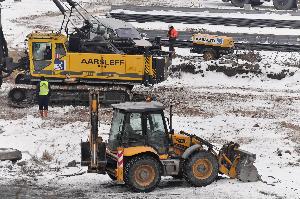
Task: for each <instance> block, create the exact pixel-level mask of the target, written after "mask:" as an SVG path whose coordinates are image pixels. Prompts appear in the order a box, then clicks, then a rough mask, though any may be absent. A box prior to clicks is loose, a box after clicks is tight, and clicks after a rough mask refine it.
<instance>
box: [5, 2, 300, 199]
mask: <svg viewBox="0 0 300 199" xmlns="http://www.w3.org/2000/svg"><path fill="white" fill-rule="evenodd" d="M98 2H99V1H91V2H89V3H90V4H87V5H86V6H90V7H89V9H92V10H95V13H98V14H103V10H105V9H107V8H100V7H99V8H98V7H97V8H95V7H93V6H91V5H94V4H93V3H98ZM105 2H106V4H109V3H110V1H105ZM122 2H123V3H124V1H121V0H120V1H114V3H122ZM128 2H129V3H132V4H134V2H135V1H127V3H128ZM199 2H202V3H199ZM139 3H140V4H148V5H149V4H153V5H164V4H165V5H177V6H183V5H185V6H194V7H203V6H211V7H214V6H215V7H219V8H220V7H222V6H225V7H226V5H227V4H225V3H223V2H221V1H219V0H207V1H204V0H203V1H196V0H192V1H179V0H176V1H169V0H168V1H163V2H162V1H154V0H152V1H139ZM2 7H3V8H4V9H3V15H2V22H3V26H4V27H5V28H4V31H5V35H6V37H7V39H8V41H9V43H10V46H13V47H18V46H19V47H20V46H21V47H22V41H23V40H24V39H25V36H26V34H28V33H30V32H31V31H32V29H45V30H57V29H58V27H60V23H61V20H62V17H61V15H60V14H59V12H58V11H57V8H56V7H55V5H54V4H53V3H52V1H50V0H22V2H18V3H14V1H13V0H6V1H5V2H4V3H2ZM140 25H141V26H142V25H143V24H140ZM153 26H154V25H153V24H145V27H144V28H150V27H153ZM7 27H8V29H7ZM155 27H156V28H159V27H164V28H167V24H164V25H161V24H160V23H156V24H155ZM236 30H237V31H241V30H240V29H236ZM272 31H277V30H272ZM288 31H289V32H288V33H290V32H291V31H290V30H288ZM176 51H177V57H176V58H175V59H174V61H173V66H178V65H181V64H186V63H192V64H194V65H195V66H196V67H197V70H203V72H202V73H196V74H190V73H184V72H178V73H179V74H178V75H174V76H173V77H170V78H169V79H168V80H167V81H165V82H163V83H161V84H159V85H156V86H154V87H152V88H144V87H137V88H135V91H136V92H138V93H139V92H147V93H151V94H152V95H154V96H156V97H157V99H158V100H159V101H161V102H163V103H164V104H166V105H168V104H169V103H170V100H171V101H172V102H173V103H174V104H176V106H175V107H174V112H175V117H174V128H175V131H179V130H185V131H187V132H190V133H194V134H196V135H199V136H200V137H203V138H205V139H207V140H209V141H210V142H212V143H214V144H215V145H216V146H217V147H220V146H222V144H224V143H226V142H228V141H235V142H238V143H240V144H241V146H242V149H245V150H248V151H250V152H252V153H256V154H257V160H256V164H255V165H256V166H257V168H258V171H259V173H260V174H261V176H262V180H263V181H264V182H254V183H242V182H239V181H237V180H235V179H228V178H226V177H225V178H222V179H220V180H218V181H216V182H214V183H213V184H211V185H209V186H207V187H202V188H194V187H190V186H189V185H188V184H187V183H185V182H182V181H178V180H174V179H172V178H169V177H165V178H163V180H162V182H161V184H160V186H159V187H158V188H157V189H156V190H155V191H153V192H151V193H149V194H133V193H131V192H129V191H128V189H127V188H126V187H124V186H119V185H117V184H115V183H114V182H112V181H111V180H110V179H109V177H107V176H103V175H97V174H87V173H84V171H85V170H86V168H84V167H83V168H81V167H80V166H79V165H78V164H77V165H76V167H66V166H67V165H68V163H69V162H71V161H73V160H75V161H76V162H78V161H80V142H81V139H82V140H86V139H87V135H88V132H89V123H88V122H89V115H88V110H87V108H86V107H75V108H74V107H64V108H61V107H53V108H51V109H50V117H49V119H47V120H41V119H40V118H39V117H38V113H37V107H36V106H35V107H31V108H25V109H14V108H11V107H8V106H7V102H6V95H7V93H8V90H9V88H10V87H12V85H11V84H9V83H5V84H4V85H3V86H2V88H1V89H0V101H1V105H0V148H2V147H7V148H16V149H19V150H21V151H22V152H23V160H22V161H19V162H18V163H17V164H12V163H11V162H9V161H4V162H0V185H1V186H0V198H1V197H4V198H10V197H11V198H16V195H18V194H20V193H21V196H22V194H25V196H27V197H25V198H33V194H35V196H36V198H41V197H42V196H43V198H45V197H47V196H48V197H50V196H51V197H54V198H107V197H110V198H132V197H134V198H199V197H201V198H300V178H299V176H300V169H299V167H300V122H299V121H300V118H299V111H300V110H299V109H300V96H299V93H300V83H299V81H300V80H299V78H300V75H299V63H300V62H299V61H300V58H299V57H300V56H299V53H278V52H256V53H258V54H259V56H260V57H261V60H260V61H257V62H255V63H254V64H258V66H259V68H260V69H261V70H262V73H260V74H258V75H251V74H250V75H249V74H248V75H244V74H240V75H235V76H231V77H229V76H226V75H225V74H224V73H219V72H214V71H206V69H207V68H208V67H209V65H211V64H219V65H221V64H223V63H222V60H218V61H216V62H212V63H208V62H203V60H202V59H201V58H199V55H197V54H190V53H189V52H188V50H186V49H176ZM227 61H228V60H227ZM238 64H240V65H243V64H247V62H245V61H243V60H242V61H241V60H240V61H238ZM284 69H288V70H289V71H290V72H293V75H291V76H287V77H285V78H283V79H282V80H276V79H270V78H268V77H267V74H269V73H270V72H274V73H276V72H280V71H282V70H284ZM110 118H111V109H109V108H105V109H101V118H100V119H101V124H100V133H101V135H102V136H103V137H104V138H107V134H108V131H109V127H110V126H109V124H110ZM70 174H82V175H76V176H70V177H68V175H70ZM6 187H8V188H6ZM30 187H32V189H31V188H30ZM15 189H16V190H15ZM26 190H30V192H28V191H26ZM26 194H27V195H26Z"/></svg>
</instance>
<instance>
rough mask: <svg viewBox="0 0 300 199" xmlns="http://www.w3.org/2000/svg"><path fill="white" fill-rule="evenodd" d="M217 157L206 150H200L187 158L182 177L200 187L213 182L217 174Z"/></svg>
mask: <svg viewBox="0 0 300 199" xmlns="http://www.w3.org/2000/svg"><path fill="white" fill-rule="evenodd" d="M218 170H219V168H218V161H217V158H216V157H215V156H214V155H213V154H212V153H209V152H207V151H200V152H197V153H196V154H194V155H192V156H191V157H190V158H189V159H187V161H186V163H185V167H184V178H185V180H186V181H187V182H189V183H190V184H191V185H193V186H196V187H202V186H206V185H209V184H211V183H212V182H214V181H215V180H216V178H217V176H218Z"/></svg>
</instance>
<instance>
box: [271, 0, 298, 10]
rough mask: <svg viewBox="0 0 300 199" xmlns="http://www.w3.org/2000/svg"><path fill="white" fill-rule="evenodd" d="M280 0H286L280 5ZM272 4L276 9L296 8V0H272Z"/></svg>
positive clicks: (282, 0) (281, 0)
mask: <svg viewBox="0 0 300 199" xmlns="http://www.w3.org/2000/svg"><path fill="white" fill-rule="evenodd" d="M281 2H286V3H285V5H281ZM273 5H274V7H275V8H276V9H277V10H291V9H293V8H297V2H296V0H273Z"/></svg>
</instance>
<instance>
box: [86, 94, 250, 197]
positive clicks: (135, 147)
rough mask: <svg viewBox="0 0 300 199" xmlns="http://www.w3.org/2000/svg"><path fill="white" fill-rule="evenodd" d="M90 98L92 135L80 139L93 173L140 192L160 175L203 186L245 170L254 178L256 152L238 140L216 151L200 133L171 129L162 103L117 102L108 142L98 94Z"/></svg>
mask: <svg viewBox="0 0 300 199" xmlns="http://www.w3.org/2000/svg"><path fill="white" fill-rule="evenodd" d="M91 99H93V100H92V102H91V124H92V128H91V134H90V136H89V141H88V142H82V143H81V151H82V157H81V158H82V165H83V166H84V165H85V166H88V172H93V173H102V174H104V173H107V174H108V175H109V176H110V178H111V179H113V180H117V182H118V183H121V184H124V183H125V184H126V185H128V186H129V187H130V188H131V189H132V190H133V191H136V192H149V191H151V190H153V189H154V188H155V187H156V186H157V185H158V184H159V182H160V179H161V176H173V177H174V178H179V179H181V178H184V179H185V180H186V181H187V182H188V183H190V184H191V185H192V186H199V187H200V186H206V185H209V184H211V183H213V182H214V181H215V180H216V178H217V176H218V173H219V172H220V173H223V174H225V175H228V176H229V177H231V178H239V174H241V173H243V174H242V175H243V177H244V178H247V177H248V176H249V172H248V170H245V169H244V165H245V164H244V163H245V162H247V165H252V163H253V162H254V160H255V155H254V154H251V153H248V152H245V151H241V150H238V147H239V146H238V145H236V144H234V143H230V144H227V145H224V146H223V148H222V149H221V151H220V152H219V154H217V153H216V152H215V151H214V146H213V145H212V144H210V143H209V142H207V141H206V140H204V139H201V138H200V137H198V136H195V135H191V134H187V133H185V132H184V131H180V132H179V133H174V132H173V131H169V129H168V127H167V122H166V120H165V116H164V106H163V104H161V103H159V102H126V103H120V104H115V105H112V106H113V109H114V113H113V119H112V124H111V129H110V133H109V138H108V143H105V142H103V141H102V138H101V137H99V136H98V132H97V124H98V120H97V115H98V109H97V108H96V107H97V104H98V103H97V99H98V97H97V95H95V94H93V95H92V97H91ZM171 115H172V114H170V116H171ZM170 121H172V120H171V118H170ZM170 126H171V124H170ZM252 166H253V165H252ZM253 167H254V166H253ZM254 169H256V168H255V167H254ZM252 174H253V173H252Z"/></svg>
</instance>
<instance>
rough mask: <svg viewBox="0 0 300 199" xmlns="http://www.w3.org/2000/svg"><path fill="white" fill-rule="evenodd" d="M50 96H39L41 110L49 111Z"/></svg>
mask: <svg viewBox="0 0 300 199" xmlns="http://www.w3.org/2000/svg"><path fill="white" fill-rule="evenodd" d="M48 103H49V96H48V95H39V110H40V111H43V110H45V111H48Z"/></svg>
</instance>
